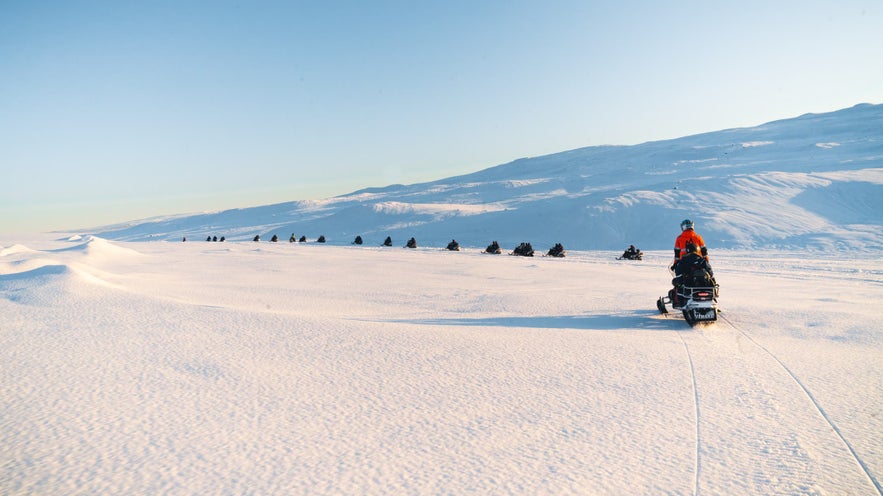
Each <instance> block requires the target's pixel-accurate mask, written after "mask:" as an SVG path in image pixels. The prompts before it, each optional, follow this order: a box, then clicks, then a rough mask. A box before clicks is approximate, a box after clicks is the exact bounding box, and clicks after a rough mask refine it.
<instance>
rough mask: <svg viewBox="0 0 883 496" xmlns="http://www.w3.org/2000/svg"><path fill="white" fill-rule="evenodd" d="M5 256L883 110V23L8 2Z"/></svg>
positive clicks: (2, 141)
mask: <svg viewBox="0 0 883 496" xmlns="http://www.w3.org/2000/svg"><path fill="white" fill-rule="evenodd" d="M0 23H2V24H0V25H2V28H3V29H0V72H2V74H3V75H4V77H3V78H0V166H2V173H3V177H4V181H3V185H4V188H3V189H4V192H3V194H2V195H0V232H35V231H48V230H64V229H77V228H87V227H92V226H99V225H104V224H110V223H116V222H123V221H127V220H135V219H141V218H147V217H153V216H158V215H170V214H175V213H189V212H200V211H214V210H223V209H229V208H241V207H247V206H256V205H266V204H272V203H280V202H285V201H292V200H301V199H318V198H326V197H329V196H335V195H341V194H346V193H349V192H352V191H355V190H357V189H361V188H366V187H378V186H386V185H389V184H394V183H406V184H407V183H414V182H422V181H430V180H434V179H441V178H445V177H449V176H453V175H459V174H465V173H468V172H473V171H477V170H480V169H484V168H487V167H491V166H494V165H498V164H502V163H506V162H509V161H511V160H515V159H517V158H520V157H525V156H538V155H544V154H549V153H555V152H559V151H565V150H570V149H575V148H581V147H585V146H595V145H604V144H616V145H628V144H638V143H642V142H646V141H655V140H661V139H670V138H676V137H681V136H686V135H690V134H697V133H702V132H707V131H715V130H719V129H726V128H733V127H747V126H754V125H758V124H762V123H764V122H768V121H771V120H777V119H784V118H789V117H795V116H797V115H800V114H803V113H807V112H813V113H820V112H827V111H832V110H837V109H840V108H845V107H850V106H853V105H855V104H858V103H865V102H867V103H881V102H883V64H880V63H879V62H878V61H880V60H883V30H880V29H879V27H880V26H881V25H883V6H881V5H880V4H879V2H870V1H846V2H838V3H836V4H834V3H825V2H811V3H809V4H807V3H805V2H792V1H786V2H773V3H770V2H748V3H742V4H739V5H737V6H736V5H733V4H731V3H723V2H704V3H696V4H677V5H660V4H656V3H654V2H634V3H630V4H628V5H627V6H623V5H621V4H618V5H615V6H614V5H605V4H598V3H588V2H581V1H562V2H554V3H552V4H537V3H534V2H523V1H517V2H497V1H492V2H481V3H478V4H476V3H474V2H459V1H458V2H437V3H436V2H429V3H425V2H421V3H418V4H414V3H409V2H376V3H375V2H370V3H368V2H335V3H334V4H333V5H331V4H322V3H319V4H313V3H302V2H263V1H262V2H251V3H248V4H236V3H234V2H226V1H223V2H199V1H197V2H187V3H185V4H181V3H179V2H151V3H149V4H120V3H118V2H104V1H95V2H83V3H80V2H78V3H69V2H52V1H50V2H40V3H33V2H4V3H3V4H2V5H0Z"/></svg>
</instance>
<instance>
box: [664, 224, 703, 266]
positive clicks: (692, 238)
mask: <svg viewBox="0 0 883 496" xmlns="http://www.w3.org/2000/svg"><path fill="white" fill-rule="evenodd" d="M687 243H693V244H694V245H696V247H697V248H699V251H700V252H701V253H702V256H703V257H705V258H706V259H708V248H706V247H705V241H704V240H703V239H702V236H700V235H699V233H697V232H696V231H694V230H693V221H692V220H690V219H684V220H683V222H681V234H679V235H678V238H677V239H676V240H675V259H674V262H672V266H674V264H676V263H677V262H678V260H680V259H681V257H683V256H684V255H686V254H687V253H688V252H687Z"/></svg>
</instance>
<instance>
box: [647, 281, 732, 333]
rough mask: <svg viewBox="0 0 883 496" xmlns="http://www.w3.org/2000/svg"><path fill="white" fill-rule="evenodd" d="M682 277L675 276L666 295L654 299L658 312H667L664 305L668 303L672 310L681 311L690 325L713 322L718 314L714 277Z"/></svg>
mask: <svg viewBox="0 0 883 496" xmlns="http://www.w3.org/2000/svg"><path fill="white" fill-rule="evenodd" d="M673 275H674V274H673ZM684 279H685V278H684V277H683V276H676V277H675V278H674V279H672V284H673V285H674V288H672V289H670V290H669V291H668V295H667V296H660V297H659V299H658V300H656V308H657V309H659V313H668V310H666V308H665V305H666V304H669V305H671V307H672V310H680V311H681V313H683V315H684V320H686V321H687V323H688V324H690V326H691V327H692V326H694V325H696V324H698V323H700V322H715V321H716V320H717V314H718V307H717V295H718V288H719V286H718V284H717V283H716V282H715V281H714V279H711V280H703V281H700V280H697V279H692V280H690V279H688V280H684Z"/></svg>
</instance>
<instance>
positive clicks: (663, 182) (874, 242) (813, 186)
mask: <svg viewBox="0 0 883 496" xmlns="http://www.w3.org/2000/svg"><path fill="white" fill-rule="evenodd" d="M687 217H688V218H691V219H693V220H694V221H695V222H696V225H697V231H699V232H700V234H702V235H703V236H704V238H705V240H706V243H707V244H708V245H709V246H710V247H714V248H789V247H801V248H812V249H822V250H832V249H850V250H852V249H871V250H879V249H883V105H871V104H861V105H856V106H854V107H851V108H848V109H843V110H839V111H836V112H830V113H824V114H806V115H803V116H800V117H797V118H793V119H786V120H781V121H775V122H770V123H767V124H763V125H760V126H757V127H751V128H739V129H728V130H723V131H716V132H710V133H705V134H699V135H695V136H688V137H684V138H679V139H673V140H666V141H656V142H649V143H644V144H640V145H634V146H594V147H588V148H581V149H577V150H571V151H567V152H562V153H556V154H553V155H547V156H542V157H533V158H522V159H518V160H515V161H513V162H511V163H508V164H503V165H499V166H496V167H491V168H488V169H485V170H481V171H479V172H475V173H473V174H467V175H462V176H457V177H451V178H447V179H442V180H438V181H433V182H429V183H421V184H412V185H392V186H387V187H384V188H369V189H363V190H360V191H356V192H353V193H351V194H347V195H343V196H338V197H334V198H328V199H324V200H308V201H293V202H287V203H280V204H274V205H267V206H261V207H254V208H244V209H234V210H226V211H222V212H215V213H204V214H198V215H185V216H176V217H174V218H162V219H150V220H144V221H137V222H131V223H126V224H124V225H115V226H107V227H104V228H99V229H96V230H95V232H94V233H93V234H97V235H100V236H102V237H105V238H109V239H116V240H180V239H181V238H182V237H185V236H186V237H187V238H188V239H192V240H199V239H205V237H206V236H209V235H216V236H226V237H227V239H230V240H242V239H251V238H252V237H254V235H256V234H260V235H261V237H262V238H263V239H269V238H270V236H272V235H273V234H277V235H278V236H279V237H280V238H281V239H283V240H287V239H288V237H289V236H290V235H291V234H292V233H294V234H296V235H297V236H298V237H300V236H302V235H305V236H307V238H308V240H311V241H312V240H315V239H316V238H317V237H318V236H319V235H324V236H325V237H326V238H327V240H328V243H330V244H339V245H342V244H349V243H350V242H352V240H353V239H354V237H355V236H356V235H360V236H362V237H363V238H364V240H365V243H366V244H368V245H377V244H380V243H381V242H382V240H383V239H384V238H386V236H391V237H392V239H393V242H394V244H396V245H398V246H401V245H403V244H404V242H405V240H406V239H408V238H409V237H412V236H413V237H415V238H416V239H417V241H418V243H419V244H420V245H421V246H444V245H445V244H446V243H447V242H448V241H450V240H451V239H452V238H456V239H457V240H458V241H459V242H460V244H461V245H463V246H471V247H484V246H486V245H487V244H489V243H490V242H491V241H492V240H498V241H499V242H500V244H501V245H502V246H503V247H504V248H508V249H510V250H511V248H512V247H514V246H515V245H516V244H517V243H519V242H521V241H528V242H531V243H532V244H534V246H535V248H538V249H545V248H548V246H551V245H552V244H554V243H557V242H560V243H563V244H564V246H565V247H566V248H568V249H583V250H591V249H610V250H616V249H622V248H623V247H624V246H627V245H628V244H635V245H637V246H638V247H639V248H642V249H645V250H648V249H665V248H668V247H669V246H670V245H671V243H672V240H673V239H674V237H675V236H676V234H677V232H678V225H679V223H680V221H681V220H682V219H683V218H687Z"/></svg>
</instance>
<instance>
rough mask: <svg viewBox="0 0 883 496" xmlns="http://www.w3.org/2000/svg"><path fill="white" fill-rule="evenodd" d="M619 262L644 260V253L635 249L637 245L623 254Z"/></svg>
mask: <svg viewBox="0 0 883 496" xmlns="http://www.w3.org/2000/svg"><path fill="white" fill-rule="evenodd" d="M617 260H644V253H643V252H642V251H641V250H639V249H637V248H635V245H631V246H629V247H628V248H626V250H625V251H624V252H622V256H621V257H618V258H617Z"/></svg>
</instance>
